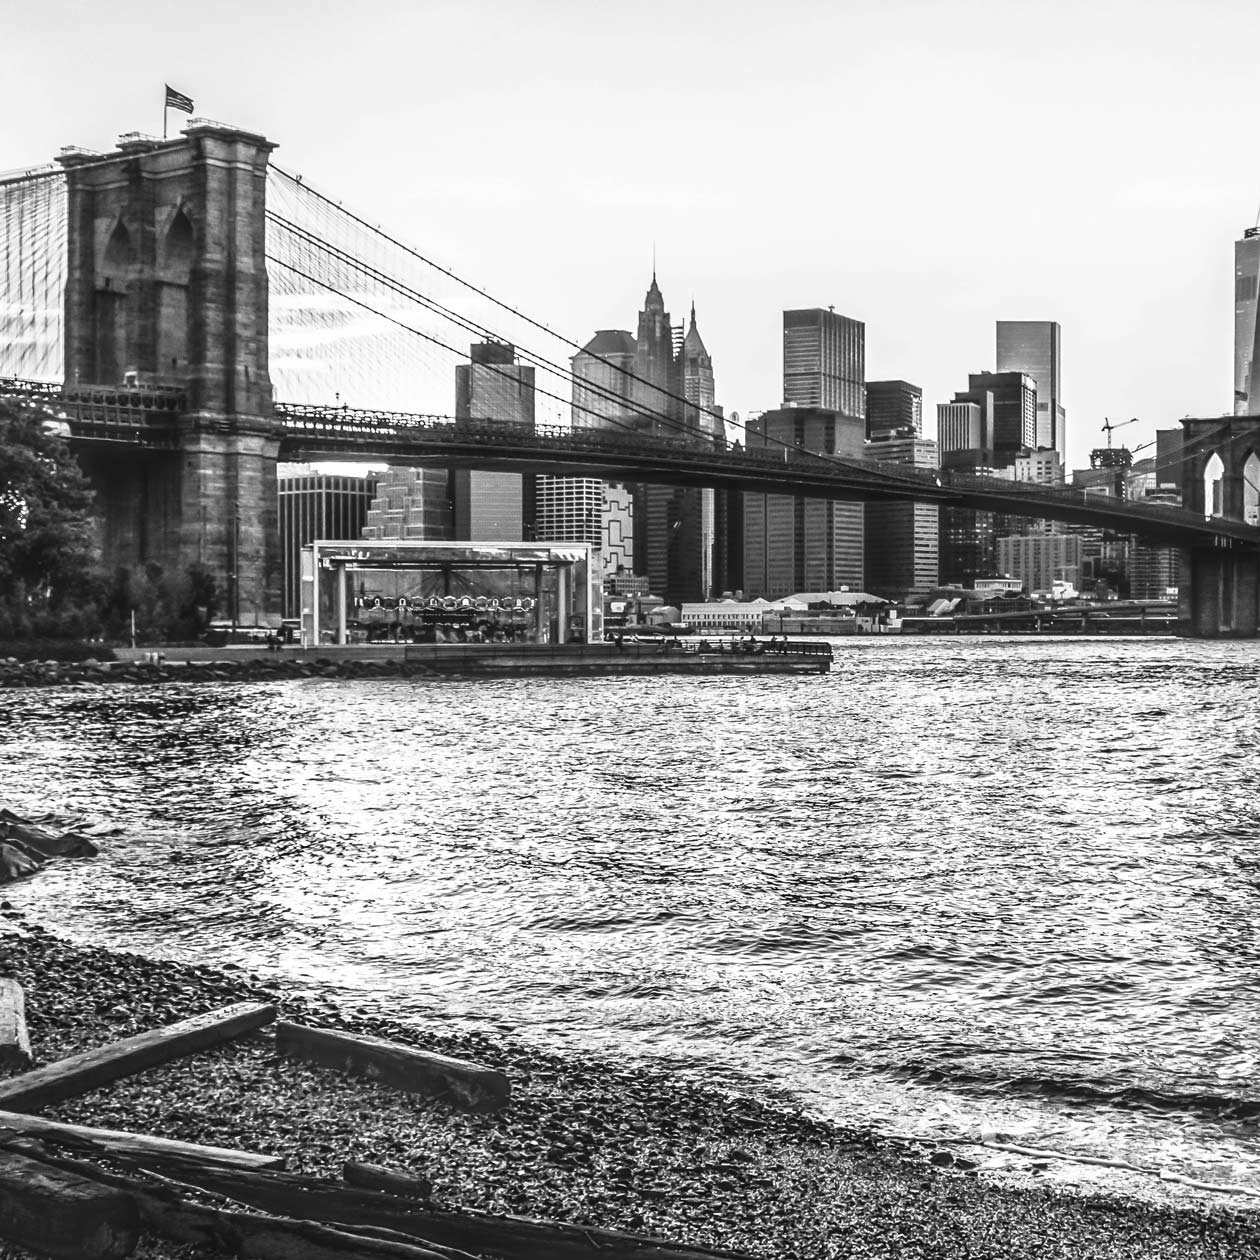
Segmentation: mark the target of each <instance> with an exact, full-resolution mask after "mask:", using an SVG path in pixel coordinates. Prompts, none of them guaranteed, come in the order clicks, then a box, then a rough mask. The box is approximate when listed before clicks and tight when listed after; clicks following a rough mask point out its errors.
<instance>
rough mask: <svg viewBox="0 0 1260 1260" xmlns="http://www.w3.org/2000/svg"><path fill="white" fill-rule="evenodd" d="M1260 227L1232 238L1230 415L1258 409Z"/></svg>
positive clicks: (1259, 382) (1259, 372)
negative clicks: (1232, 298) (1232, 389)
mask: <svg viewBox="0 0 1260 1260" xmlns="http://www.w3.org/2000/svg"><path fill="white" fill-rule="evenodd" d="M1258 305H1260V227H1253V228H1248V229H1247V230H1246V231H1245V232H1244V233H1243V234H1242V240H1240V241H1235V242H1234V415H1236V416H1250V415H1255V414H1256V413H1257V412H1260V370H1258V369H1260V320H1257V318H1256V309H1257V306H1258Z"/></svg>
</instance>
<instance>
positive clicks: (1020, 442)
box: [956, 371, 1037, 467]
mask: <svg viewBox="0 0 1260 1260" xmlns="http://www.w3.org/2000/svg"><path fill="white" fill-rule="evenodd" d="M985 393H988V394H992V395H993V454H994V458H995V460H996V461H997V464H998V466H999V467H1006V466H1007V465H1008V464H1014V462H1015V457H1016V456H1017V455H1018V454H1019V453H1020V451H1023V450H1029V449H1031V448H1033V447H1035V446H1036V445H1037V386H1036V382H1035V381H1034V380H1033V378H1032V377H1030V376H1029V375H1028V374H1027V373H1025V372H1017V371H1011V372H973V373H971V375H970V376H968V377H967V400H968V401H974V400H975V399H976V398H977V396H979V395H983V394H985ZM956 401H957V399H956Z"/></svg>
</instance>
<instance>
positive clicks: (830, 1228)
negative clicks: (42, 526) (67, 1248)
mask: <svg viewBox="0 0 1260 1260" xmlns="http://www.w3.org/2000/svg"><path fill="white" fill-rule="evenodd" d="M10 895H11V894H10ZM0 915H2V916H3V917H0V974H3V975H8V976H12V977H14V978H16V979H17V980H18V981H19V982H20V983H21V984H22V985H23V987H24V989H25V991H26V1007H27V1022H28V1025H29V1029H30V1034H31V1043H32V1047H33V1049H34V1052H35V1054H36V1056H37V1061H38V1062H40V1063H47V1062H50V1061H52V1060H55V1059H57V1058H60V1057H63V1056H65V1055H67V1054H73V1053H76V1052H78V1051H81V1050H85V1049H88V1048H90V1047H92V1046H97V1045H101V1044H104V1043H106V1042H108V1041H110V1040H112V1039H116V1038H118V1037H123V1036H128V1035H130V1034H132V1033H136V1032H140V1031H144V1030H147V1029H150V1028H154V1027H158V1026H160V1025H162V1024H166V1023H170V1022H172V1021H174V1020H177V1019H183V1018H186V1017H188V1016H190V1015H194V1014H198V1013H200V1012H203V1011H208V1010H213V1009H215V1008H216V1007H219V1006H224V1005H227V1004H229V1003H231V1002H236V1001H245V1000H251V999H252V1000H266V1001H273V1002H275V1003H276V1004H277V1005H278V1006H279V1007H280V1009H281V1015H282V1017H283V1018H286V1019H290V1020H295V1021H298V1022H303V1023H310V1024H319V1025H322V1026H325V1027H338V1028H345V1029H348V1030H350V1031H357V1032H362V1033H367V1034H371V1035H374V1036H384V1037H389V1038H392V1039H394V1040H397V1041H402V1042H405V1043H408V1044H412V1045H418V1046H422V1047H425V1048H428V1049H432V1050H436V1051H439V1052H441V1053H444V1054H450V1055H455V1056H458V1057H461V1058H468V1059H473V1060H476V1061H477V1062H480V1063H483V1064H486V1065H487V1066H490V1067H496V1068H500V1069H501V1070H503V1071H506V1072H507V1073H508V1074H509V1076H510V1077H511V1080H512V1089H513V1096H512V1101H511V1102H510V1103H509V1104H508V1106H506V1107H505V1108H503V1109H502V1110H500V1111H499V1112H497V1113H493V1114H488V1115H487V1114H471V1113H465V1112H461V1111H457V1110H454V1109H452V1108H450V1107H448V1106H446V1105H444V1104H442V1103H440V1102H434V1101H426V1100H424V1099H418V1098H416V1097H414V1096H411V1095H407V1094H403V1093H400V1092H398V1091H395V1090H391V1089H388V1088H386V1087H384V1086H381V1085H378V1084H375V1083H373V1082H370V1081H366V1080H361V1079H357V1078H354V1077H351V1076H348V1075H345V1074H342V1073H340V1072H336V1071H332V1070H329V1069H325V1068H316V1067H310V1066H307V1065H304V1064H302V1063H299V1062H296V1061H292V1060H288V1059H282V1058H278V1057H277V1056H276V1055H275V1053H274V1039H273V1037H272V1036H271V1035H270V1034H269V1033H268V1032H267V1030H263V1031H261V1032H259V1033H253V1034H250V1035H249V1036H246V1037H243V1038H241V1039H239V1040H237V1041H234V1042H231V1043H229V1044H227V1045H225V1046H222V1047H219V1048H217V1049H214V1050H210V1051H206V1052H203V1053H201V1054H198V1055H195V1056H192V1057H189V1058H187V1059H182V1060H179V1061H177V1062H174V1063H170V1064H167V1065H165V1066H163V1067H160V1068H156V1069H153V1070H150V1071H148V1072H145V1073H142V1074H141V1075H139V1076H135V1077H131V1078H128V1079H126V1080H122V1081H119V1082H116V1083H115V1084H114V1085H112V1086H110V1087H108V1088H105V1089H101V1090H97V1091H95V1092H93V1093H91V1094H88V1095H84V1096H83V1097H81V1098H77V1099H74V1100H71V1101H68V1102H66V1103H63V1104H61V1105H59V1106H57V1107H55V1108H52V1109H50V1110H49V1111H48V1113H47V1114H48V1115H49V1116H50V1117H52V1118H54V1119H59V1120H67V1121H72V1122H76V1123H80V1124H92V1125H98V1126H102V1127H106V1128H121V1129H133V1130H136V1131H140V1132H148V1133H160V1134H163V1135H165V1136H170V1137H176V1138H183V1139H185V1140H188V1141H200V1142H209V1143H212V1144H215V1145H222V1146H236V1147H243V1148H247V1149H250V1150H255V1151H261V1152H265V1153H269V1154H276V1155H283V1156H284V1157H285V1158H286V1160H287V1162H288V1166H289V1167H290V1168H291V1169H294V1170H297V1171H303V1172H309V1173H318V1174H323V1175H332V1176H339V1175H340V1169H341V1164H342V1163H343V1161H345V1160H347V1159H355V1160H362V1161H367V1162H371V1163H377V1164H384V1165H387V1166H389V1167H392V1168H395V1169H398V1170H403V1171H407V1170H410V1171H414V1172H416V1173H418V1174H420V1175H423V1176H425V1177H428V1178H429V1179H430V1180H431V1181H432V1183H433V1194H434V1201H435V1202H436V1203H437V1204H439V1205H440V1206H442V1207H445V1208H452V1209H458V1208H461V1207H466V1208H476V1209H478V1210H481V1211H489V1212H502V1213H517V1214H521V1215H529V1216H538V1217H546V1218H550V1219H555V1220H563V1221H569V1222H572V1223H576V1224H587V1225H596V1226H602V1227H605V1228H610V1229H624V1230H632V1231H635V1232H641V1233H647V1234H653V1235H657V1236H659V1237H665V1238H668V1239H670V1240H672V1241H674V1242H678V1243H687V1244H691V1245H697V1246H708V1247H718V1248H728V1249H731V1250H735V1251H741V1252H746V1253H747V1254H749V1255H750V1256H754V1257H759V1258H761V1260H789V1258H801V1260H812V1258H814V1257H818V1258H820V1260H839V1258H840V1257H862V1258H863V1260H865V1258H868V1257H883V1256H889V1257H891V1256H896V1257H902V1258H910V1257H932V1258H933V1260H938V1258H953V1257H959V1258H962V1257H966V1258H967V1260H988V1258H990V1257H991V1258H993V1260H999V1258H1000V1260H1023V1258H1027V1260H1034V1258H1035V1260H1049V1258H1051V1257H1059V1256H1062V1257H1071V1258H1072V1260H1089V1258H1091V1257H1142V1258H1143V1260H1146V1258H1149V1257H1156V1258H1161V1260H1162V1258H1164V1257H1167V1258H1168V1260H1172V1258H1174V1257H1190V1256H1193V1257H1230V1258H1233V1257H1240V1258H1241V1257H1253V1256H1254V1257H1257V1260H1260V1231H1257V1229H1256V1223H1257V1218H1256V1216H1255V1214H1254V1213H1249V1212H1247V1211H1245V1210H1243V1209H1242V1208H1241V1207H1240V1206H1239V1205H1238V1204H1237V1203H1234V1202H1230V1203H1225V1204H1215V1203H1212V1204H1206V1205H1203V1206H1199V1207H1190V1208H1171V1207H1165V1206H1155V1205H1151V1204H1148V1203H1144V1202H1140V1201H1137V1200H1129V1199H1121V1198H1116V1197H1108V1196H1103V1195H1098V1194H1092V1195H1080V1194H1076V1193H1073V1192H1070V1191H1064V1190H1062V1189H1051V1188H1048V1187H1046V1188H1041V1187H1031V1188H1023V1187H1016V1188H1012V1187H1010V1186H1005V1185H996V1184H992V1183H991V1182H989V1181H988V1180H986V1179H984V1178H983V1177H981V1176H979V1175H978V1174H977V1171H976V1170H975V1169H974V1168H969V1167H967V1163H968V1161H966V1160H961V1159H960V1158H955V1156H954V1155H950V1154H949V1150H948V1148H936V1149H933V1148H931V1147H928V1146H917V1145H910V1144H907V1143H903V1142H898V1141H896V1140H893V1139H889V1138H883V1137H880V1136H877V1135H875V1134H872V1133H867V1132H861V1131H853V1130H845V1129H841V1128H838V1127H836V1126H833V1125H828V1124H823V1123H820V1122H818V1121H817V1120H815V1119H812V1118H810V1117H808V1116H805V1115H802V1114H799V1113H795V1112H791V1111H786V1110H779V1109H775V1108H773V1107H770V1106H768V1105H765V1104H763V1103H761V1102H758V1101H756V1100H753V1099H750V1098H745V1097H740V1096H737V1095H732V1094H729V1093H723V1092H718V1091H709V1090H705V1089H703V1088H698V1087H696V1086H694V1085H691V1084H686V1083H682V1082H679V1081H677V1080H674V1079H672V1078H670V1077H669V1076H668V1075H667V1074H665V1073H663V1072H659V1071H656V1070H652V1069H648V1068H638V1067H633V1068H631V1067H626V1066H623V1065H619V1064H616V1063H609V1062H605V1061H599V1060H596V1059H593V1058H589V1057H583V1056H579V1055H575V1054H565V1055H558V1054H557V1055H548V1054H542V1053H539V1052H538V1051H537V1050H534V1049H528V1048H525V1047H522V1046H519V1045H514V1044H511V1043H510V1042H508V1041H505V1040H491V1039H488V1038H484V1037H481V1036H478V1035H475V1034H457V1035H452V1034H450V1033H435V1032H433V1031H432V1030H429V1029H424V1028H419V1027H409V1026H406V1025H402V1024H397V1023H394V1022H391V1021H389V1020H387V1019H378V1018H371V1017H366V1016H358V1017H355V1016H354V1015H353V1014H352V1013H347V1012H341V1011H338V1010H337V1009H335V1008H334V1007H333V1006H332V1005H331V1004H321V1003H317V1002H316V1003H313V1002H310V1001H308V1000H304V999H301V998H299V997H295V996H293V995H288V994H285V993H282V992H280V991H278V990H276V989H274V988H272V987H269V986H268V985H266V984H264V983H262V982H261V981H260V980H258V979H257V978H256V977H253V976H250V975H247V974H245V973H243V972H240V971H216V970H213V969H211V968H208V967H189V966H182V965H178V964H175V963H171V962H159V961H152V960H148V959H145V958H142V957H139V956H137V955H133V954H125V953H117V952H110V951H107V950H104V949H97V948H89V947H83V946H79V945H74V944H70V943H68V942H66V941H64V940H61V939H59V938H57V937H55V936H53V935H52V934H50V933H48V932H47V931H45V930H44V929H42V928H40V927H39V926H38V925H33V924H27V923H26V921H25V919H24V918H23V916H22V914H21V912H20V911H17V910H14V909H12V908H11V907H10V906H9V905H8V903H2V904H0ZM954 1150H955V1152H956V1151H957V1148H954ZM933 1156H935V1160H936V1162H935V1163H933V1162H932V1158H933ZM947 1161H948V1162H947ZM211 1254H215V1253H210V1252H206V1251H204V1250H200V1249H197V1248H189V1247H180V1246H175V1245H173V1244H167V1243H161V1242H159V1241H157V1240H152V1239H146V1240H145V1242H144V1243H143V1245H142V1247H141V1249H140V1250H139V1251H137V1253H136V1255H137V1256H140V1257H143V1258H145V1260H189V1258H191V1257H194V1256H209V1255H211ZM24 1256H25V1253H23V1252H19V1251H17V1250H14V1249H5V1248H4V1247H2V1246H0V1260H17V1258H18V1257H24Z"/></svg>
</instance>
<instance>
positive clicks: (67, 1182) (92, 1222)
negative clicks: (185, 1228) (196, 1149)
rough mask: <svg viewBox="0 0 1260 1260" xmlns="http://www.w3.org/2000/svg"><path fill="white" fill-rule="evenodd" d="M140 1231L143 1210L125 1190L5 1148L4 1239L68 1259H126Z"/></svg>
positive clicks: (0, 1205)
mask: <svg viewBox="0 0 1260 1260" xmlns="http://www.w3.org/2000/svg"><path fill="white" fill-rule="evenodd" d="M139 1236H140V1218H139V1212H138V1211H137V1209H136V1205H135V1203H134V1201H133V1200H132V1198H131V1196H130V1195H128V1194H126V1193H125V1192H124V1191H122V1190H119V1189H116V1188H112V1187H109V1186H103V1185H101V1184H100V1183H99V1182H97V1181H95V1180H89V1179H88V1178H85V1177H82V1176H78V1175H76V1174H75V1173H72V1172H66V1171H64V1170H62V1169H60V1168H53V1167H50V1166H49V1165H47V1164H44V1163H41V1162H40V1161H39V1160H35V1159H30V1158H29V1157H27V1156H25V1155H20V1154H17V1153H16V1152H14V1151H4V1150H0V1239H2V1240H3V1241H5V1242H8V1243H14V1244H16V1245H17V1246H19V1247H25V1248H26V1249H27V1250H28V1251H34V1252H37V1253H38V1254H39V1255H43V1256H55V1257H58V1258H60V1257H64V1258H65V1260H122V1257H124V1256H129V1255H131V1253H132V1252H133V1251H134V1250H135V1248H136V1243H137V1241H138V1240H139Z"/></svg>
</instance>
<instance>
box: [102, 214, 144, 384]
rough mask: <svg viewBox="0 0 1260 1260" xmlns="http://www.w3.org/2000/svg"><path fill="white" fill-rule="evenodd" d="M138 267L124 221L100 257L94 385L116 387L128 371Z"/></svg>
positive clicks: (116, 225)
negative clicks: (134, 279) (130, 298)
mask: <svg viewBox="0 0 1260 1260" xmlns="http://www.w3.org/2000/svg"><path fill="white" fill-rule="evenodd" d="M135 267H136V250H135V246H134V244H133V243H132V240H131V233H130V232H128V231H127V225H126V224H125V223H124V222H123V221H122V219H121V218H119V219H118V221H117V222H116V223H115V224H114V229H113V231H112V232H110V234H109V237H108V239H107V240H106V242H105V247H104V249H103V251H102V253H101V264H100V266H99V267H98V268H97V272H96V277H97V282H96V292H95V294H94V295H93V333H94V335H93V360H94V362H93V372H92V377H93V381H94V382H96V383H103V384H110V385H113V384H117V383H118V382H120V381H121V380H122V379H123V373H124V372H125V371H126V370H127V367H128V364H127V346H128V339H127V324H128V319H127V316H128V309H129V304H128V292H127V291H128V287H129V285H130V283H131V280H132V277H133V273H134V271H135Z"/></svg>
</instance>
